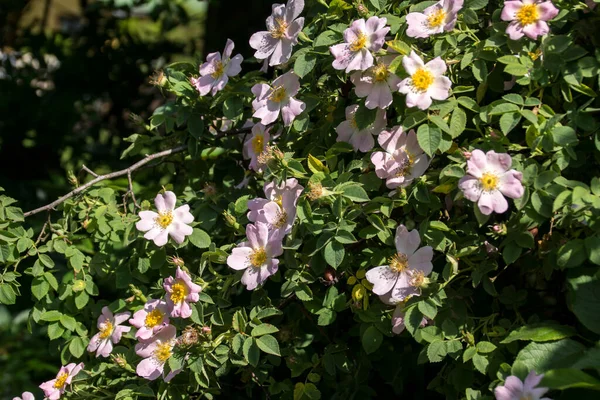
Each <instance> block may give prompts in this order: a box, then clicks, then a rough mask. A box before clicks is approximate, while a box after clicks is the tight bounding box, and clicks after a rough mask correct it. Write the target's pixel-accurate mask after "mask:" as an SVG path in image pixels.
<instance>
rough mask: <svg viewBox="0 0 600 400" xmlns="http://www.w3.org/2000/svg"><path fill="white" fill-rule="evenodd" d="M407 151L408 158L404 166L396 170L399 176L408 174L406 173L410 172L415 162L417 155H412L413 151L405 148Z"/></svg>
mask: <svg viewBox="0 0 600 400" xmlns="http://www.w3.org/2000/svg"><path fill="white" fill-rule="evenodd" d="M405 153H406V160H405V161H404V163H403V164H402V166H401V167H400V168H399V169H398V171H397V172H396V176H397V177H402V176H406V175H408V174H410V171H411V169H412V166H413V165H414V163H415V156H414V155H412V153H411V152H409V151H406V150H405Z"/></svg>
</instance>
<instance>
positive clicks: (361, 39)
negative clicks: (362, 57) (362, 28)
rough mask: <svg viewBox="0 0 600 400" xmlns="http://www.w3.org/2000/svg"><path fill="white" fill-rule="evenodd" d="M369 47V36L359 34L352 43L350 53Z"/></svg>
mask: <svg viewBox="0 0 600 400" xmlns="http://www.w3.org/2000/svg"><path fill="white" fill-rule="evenodd" d="M366 46H367V35H365V34H364V33H362V32H361V33H359V34H358V36H357V37H356V39H354V41H352V43H350V51H353V52H357V51H360V50H362V49H364V48H365V47H366Z"/></svg>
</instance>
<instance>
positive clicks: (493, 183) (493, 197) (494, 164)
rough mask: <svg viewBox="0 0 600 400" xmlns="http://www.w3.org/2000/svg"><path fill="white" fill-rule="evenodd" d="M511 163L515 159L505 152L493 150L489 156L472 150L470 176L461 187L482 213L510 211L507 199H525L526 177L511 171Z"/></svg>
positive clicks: (462, 182)
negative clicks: (524, 184) (522, 181)
mask: <svg viewBox="0 0 600 400" xmlns="http://www.w3.org/2000/svg"><path fill="white" fill-rule="evenodd" d="M511 164H512V159H511V157H510V155H508V154H506V153H501V154H498V153H496V152H495V151H493V150H491V151H488V152H487V153H484V152H483V151H481V150H473V152H472V153H471V158H470V159H469V160H468V161H467V175H465V176H463V177H462V178H460V181H459V182H458V187H459V188H460V190H462V192H463V194H464V196H465V197H466V198H467V199H469V200H471V201H473V202H477V206H478V207H479V210H480V211H481V213H482V214H484V215H490V214H491V213H492V212H496V213H503V212H505V211H506V210H508V202H507V201H506V199H505V198H504V196H507V197H510V198H511V199H518V198H520V197H521V196H523V193H524V189H523V184H522V183H521V180H522V179H523V174H521V173H520V172H518V171H515V170H514V169H509V168H510V166H511Z"/></svg>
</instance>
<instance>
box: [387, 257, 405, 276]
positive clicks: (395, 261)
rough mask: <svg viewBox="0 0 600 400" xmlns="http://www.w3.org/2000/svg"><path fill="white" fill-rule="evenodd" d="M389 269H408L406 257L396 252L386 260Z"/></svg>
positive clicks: (398, 270)
mask: <svg viewBox="0 0 600 400" xmlns="http://www.w3.org/2000/svg"><path fill="white" fill-rule="evenodd" d="M388 264H389V266H390V269H391V270H392V271H394V272H396V273H400V272H402V271H406V270H407V269H408V257H407V256H406V254H404V253H397V254H395V255H393V256H392V257H390V259H389V260H388Z"/></svg>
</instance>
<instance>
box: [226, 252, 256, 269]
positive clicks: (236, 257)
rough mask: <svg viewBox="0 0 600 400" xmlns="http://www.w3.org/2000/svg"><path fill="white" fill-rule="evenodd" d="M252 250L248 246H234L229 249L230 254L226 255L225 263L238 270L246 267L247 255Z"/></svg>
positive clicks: (247, 263)
mask: <svg viewBox="0 0 600 400" xmlns="http://www.w3.org/2000/svg"><path fill="white" fill-rule="evenodd" d="M253 251H254V250H252V248H250V247H235V248H234V249H232V250H231V255H230V256H229V257H227V265H228V266H229V267H230V268H233V269H235V270H238V271H239V270H242V269H246V268H248V266H249V265H250V264H249V262H248V257H250V255H251V254H252V253H253Z"/></svg>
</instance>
